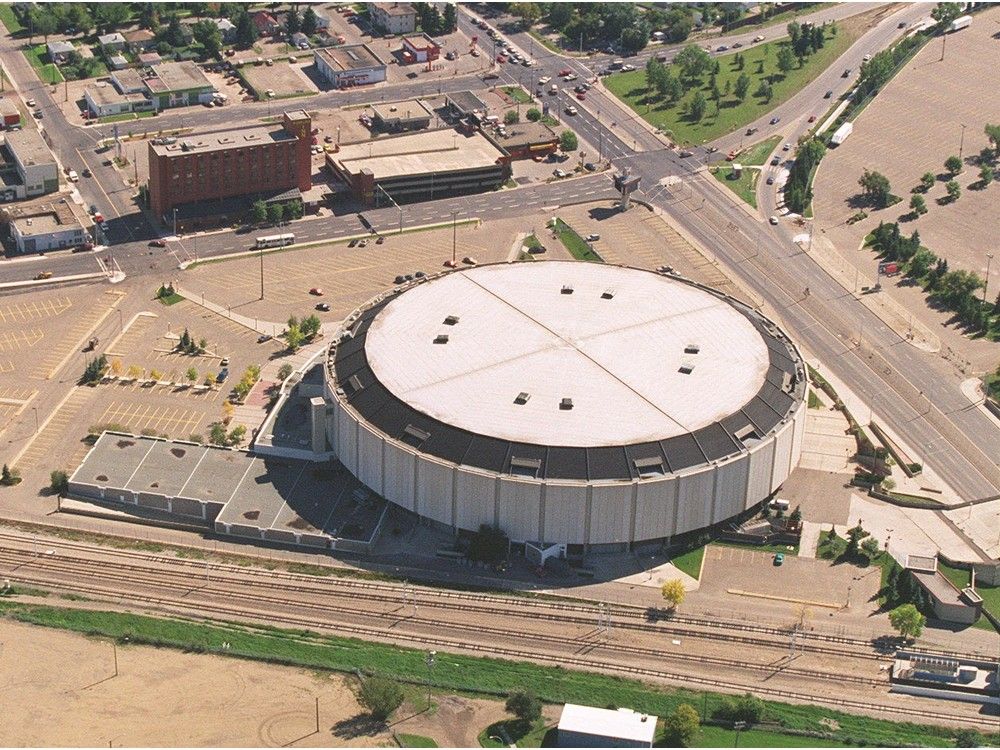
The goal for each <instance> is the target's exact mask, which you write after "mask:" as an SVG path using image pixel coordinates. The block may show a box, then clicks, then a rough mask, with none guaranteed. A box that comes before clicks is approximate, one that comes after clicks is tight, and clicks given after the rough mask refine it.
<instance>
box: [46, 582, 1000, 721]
mask: <svg viewBox="0 0 1000 750" xmlns="http://www.w3.org/2000/svg"><path fill="white" fill-rule="evenodd" d="M39 583H43V582H42V581H39ZM48 585H55V586H57V587H59V586H63V587H66V588H68V589H70V590H73V591H82V592H83V593H90V594H94V595H105V594H106V591H105V590H104V589H101V588H99V587H96V586H93V585H91V584H79V585H78V584H71V585H67V584H64V583H63V584H60V583H56V584H51V583H50V584H48ZM118 597H119V598H120V599H124V598H125V595H124V594H122V593H120V592H119V593H118ZM128 598H130V599H131V600H132V601H133V602H136V603H139V604H141V605H142V606H143V607H145V608H152V609H160V610H167V611H170V610H172V611H175V612H176V611H178V610H180V611H185V612H200V611H201V610H200V608H199V606H198V605H197V604H196V603H194V602H191V601H185V600H183V599H171V598H167V597H162V596H152V595H145V594H133V595H129V597H128ZM206 609H207V614H202V615H200V616H202V617H204V618H205V619H207V620H208V621H209V622H211V621H212V620H213V619H215V618H219V617H220V616H222V617H225V618H232V619H234V620H241V619H244V620H250V621H255V620H260V619H264V617H263V615H262V613H261V612H260V611H259V610H249V609H245V608H242V607H236V606H232V605H227V604H211V605H207V606H206ZM267 619H268V620H269V622H270V624H274V621H273V620H274V618H270V617H269V618H267ZM277 620H278V621H279V623H280V624H281V625H283V626H286V627H293V628H302V629H305V630H311V631H315V630H321V631H327V632H330V633H331V634H335V635H341V636H345V635H346V636H352V637H357V638H362V639H365V640H378V641H390V642H393V643H404V644H410V645H413V646H416V647H419V648H437V649H441V650H452V651H457V652H467V653H474V654H481V655H485V656H489V657H491V658H507V659H512V660H516V661H529V662H535V663H544V664H551V665H559V666H563V667H575V668H580V669H583V670H588V671H594V670H598V671H602V672H606V673H609V674H614V675H617V676H631V677H636V678H652V679H656V680H661V681H664V682H668V683H674V684H684V685H689V686H691V685H694V686H698V687H700V688H702V689H711V690H718V691H720V692H725V693H732V692H740V693H743V692H751V693H754V692H755V691H757V692H759V691H760V687H759V685H752V684H742V683H739V682H734V681H732V680H720V679H714V678H709V677H701V676H698V675H692V674H688V673H684V674H681V673H677V672H670V671H667V670H663V669H654V668H651V667H643V666H636V665H631V664H621V663H618V662H609V661H605V660H603V659H597V658H585V657H582V656H579V655H575V654H570V655H566V654H559V655H557V654H548V653H544V652H541V653H539V652H536V651H528V650H524V649H520V648H512V647H505V646H501V645H499V644H497V643H489V644H484V643H482V640H483V639H482V638H481V637H479V638H476V639H475V640H473V641H465V640H459V639H456V638H449V637H445V636H442V635H417V634H409V633H405V632H395V631H393V630H386V629H384V628H375V627H371V626H365V625H357V624H337V625H332V624H327V623H324V622H317V621H315V620H313V619H309V618H306V617H302V616H299V615H295V614H292V613H288V612H284V613H281V614H279V615H278V616H277ZM215 624H217V625H218V624H219V623H215ZM250 627H253V626H250ZM477 634H479V635H481V634H482V629H479V630H478V631H477ZM837 677H838V676H837V675H830V678H831V679H835V678H837ZM442 687H448V686H446V685H442ZM831 692H832V691H831V690H827V691H824V692H823V693H821V694H810V693H803V692H799V691H795V690H786V689H782V688H779V687H774V686H769V687H768V688H767V689H766V691H765V696H764V697H767V698H769V699H785V700H790V701H796V702H803V703H810V704H820V705H826V706H830V707H833V708H838V709H846V710H854V711H862V712H865V713H877V714H885V715H895V716H902V717H908V718H914V719H922V720H924V721H928V720H930V721H934V720H937V721H941V722H943V723H945V724H949V725H954V724H955V723H956V722H957V721H960V722H962V723H964V724H965V725H976V726H983V727H987V728H993V727H995V724H996V719H995V718H994V717H982V716H977V715H966V714H962V715H961V716H956V714H955V713H954V712H951V713H945V712H941V711H933V710H928V709H925V708H918V707H909V706H899V705H886V704H883V703H875V702H872V701H862V700H855V699H849V698H837V697H832V696H831Z"/></svg>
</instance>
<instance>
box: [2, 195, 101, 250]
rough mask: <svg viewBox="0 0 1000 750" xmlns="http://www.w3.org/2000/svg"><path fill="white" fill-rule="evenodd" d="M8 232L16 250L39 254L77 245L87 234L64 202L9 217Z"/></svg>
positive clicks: (80, 243) (88, 236)
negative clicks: (26, 213) (27, 213)
mask: <svg viewBox="0 0 1000 750" xmlns="http://www.w3.org/2000/svg"><path fill="white" fill-rule="evenodd" d="M10 234H11V237H12V238H13V239H14V244H15V245H16V247H17V251H18V252H19V253H43V252H46V251H48V250H65V249H67V248H71V247H80V246H82V245H85V244H86V243H88V242H90V241H91V238H90V234H89V233H88V232H87V230H86V229H84V228H83V225H82V224H80V221H79V220H78V219H77V218H76V216H75V215H74V214H73V212H72V210H71V209H70V208H69V207H68V205H67V204H66V203H65V201H63V202H61V203H53V204H51V205H48V206H41V207H39V208H37V209H33V210H32V211H31V212H30V215H21V216H17V215H15V216H14V217H12V218H11V222H10Z"/></svg>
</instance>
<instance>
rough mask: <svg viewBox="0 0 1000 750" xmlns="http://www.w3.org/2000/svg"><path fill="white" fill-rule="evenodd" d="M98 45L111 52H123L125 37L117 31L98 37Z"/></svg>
mask: <svg viewBox="0 0 1000 750" xmlns="http://www.w3.org/2000/svg"><path fill="white" fill-rule="evenodd" d="M97 41H98V43H99V44H100V45H101V46H102V47H104V48H105V49H111V50H115V51H117V50H122V49H125V46H126V43H125V37H124V36H122V35H121V34H119V33H118V32H117V31H116V32H114V33H113V34H102V35H101V36H99V37H97Z"/></svg>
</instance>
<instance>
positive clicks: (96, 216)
mask: <svg viewBox="0 0 1000 750" xmlns="http://www.w3.org/2000/svg"><path fill="white" fill-rule="evenodd" d="M94 223H95V224H103V223H104V217H103V216H102V215H101V214H94Z"/></svg>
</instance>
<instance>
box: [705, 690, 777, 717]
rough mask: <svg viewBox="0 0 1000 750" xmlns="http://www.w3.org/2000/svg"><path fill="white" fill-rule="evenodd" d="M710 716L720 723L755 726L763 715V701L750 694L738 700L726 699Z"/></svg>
mask: <svg viewBox="0 0 1000 750" xmlns="http://www.w3.org/2000/svg"><path fill="white" fill-rule="evenodd" d="M712 715H713V716H714V717H715V718H717V719H719V720H720V721H728V722H737V721H745V722H746V723H747V724H756V723H758V722H759V721H760V719H761V717H762V716H763V715H764V701H762V700H761V699H760V698H758V697H757V696H755V695H753V694H751V693H746V694H744V695H741V696H740V697H739V698H727V699H726V700H725V701H723V703H722V705H721V706H719V708H717V709H715V711H714V712H713V713H712Z"/></svg>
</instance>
